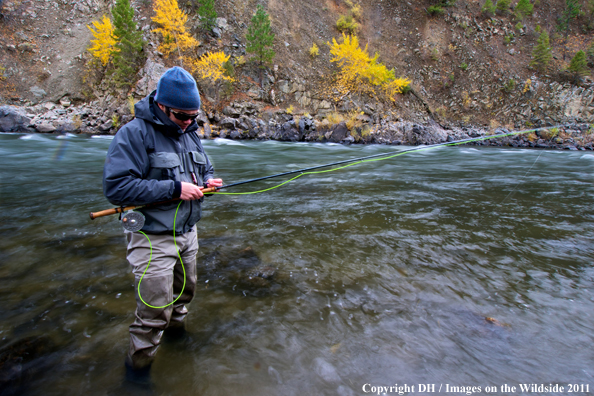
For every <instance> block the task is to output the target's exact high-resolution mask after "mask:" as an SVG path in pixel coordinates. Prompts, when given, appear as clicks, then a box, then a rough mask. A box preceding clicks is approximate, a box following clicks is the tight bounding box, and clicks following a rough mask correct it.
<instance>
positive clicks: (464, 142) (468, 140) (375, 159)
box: [206, 127, 553, 195]
mask: <svg viewBox="0 0 594 396" xmlns="http://www.w3.org/2000/svg"><path fill="white" fill-rule="evenodd" d="M550 128H553V127H550ZM540 129H548V128H535V129H528V130H525V131H519V132H509V133H505V134H499V135H495V136H483V137H479V138H475V139H467V140H463V141H458V142H451V143H444V144H439V145H437V146H427V147H423V148H418V149H413V150H407V151H403V152H401V153H396V154H392V155H389V154H387V156H386V157H381V158H371V159H366V160H361V161H356V162H353V163H352V164H347V165H343V166H340V167H338V168H332V169H326V170H321V171H308V172H302V173H300V174H298V175H297V176H295V177H292V178H291V179H288V180H285V181H284V182H282V183H280V184H277V185H276V186H272V187H269V188H265V189H263V190H257V191H248V192H236V193H232V192H220V191H216V192H208V193H206V194H209V195H251V194H260V193H263V192H267V191H270V190H274V189H276V188H279V187H281V186H284V185H285V184H288V183H290V182H292V181H293V180H296V179H298V178H300V177H301V176H305V175H313V174H318V173H328V172H334V171H337V170H341V169H345V168H348V167H350V166H355V165H359V164H362V163H366V162H374V161H385V160H388V159H392V158H395V157H399V156H401V155H404V154H408V153H412V152H418V151H423V150H429V149H433V148H437V147H444V146H459V145H462V144H466V143H472V142H479V141H483V140H489V139H493V138H502V137H506V136H514V135H521V134H526V133H531V132H534V131H537V130H540Z"/></svg>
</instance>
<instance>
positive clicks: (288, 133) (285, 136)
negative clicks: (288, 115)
mask: <svg viewBox="0 0 594 396" xmlns="http://www.w3.org/2000/svg"><path fill="white" fill-rule="evenodd" d="M277 136H278V140H282V141H284V142H299V141H301V140H302V138H303V134H301V133H300V132H299V130H298V129H297V127H296V126H295V121H288V122H285V123H284V124H283V125H282V127H281V129H280V131H279V133H278V134H277Z"/></svg>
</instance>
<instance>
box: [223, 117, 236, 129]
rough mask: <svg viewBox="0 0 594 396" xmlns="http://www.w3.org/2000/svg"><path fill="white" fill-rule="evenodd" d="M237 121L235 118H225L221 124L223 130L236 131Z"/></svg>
mask: <svg viewBox="0 0 594 396" xmlns="http://www.w3.org/2000/svg"><path fill="white" fill-rule="evenodd" d="M236 122H237V120H235V118H230V117H225V118H223V119H222V120H221V122H219V126H220V127H221V128H228V129H235V125H236Z"/></svg>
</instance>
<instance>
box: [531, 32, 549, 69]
mask: <svg viewBox="0 0 594 396" xmlns="http://www.w3.org/2000/svg"><path fill="white" fill-rule="evenodd" d="M552 58H553V55H552V53H551V46H550V44H549V34H548V33H547V32H546V31H544V30H543V32H542V33H541V34H540V36H538V40H537V41H536V47H534V50H532V62H530V65H531V66H534V67H536V68H537V69H539V70H540V71H545V70H546V68H547V66H548V65H549V62H550V61H551V59H552Z"/></svg>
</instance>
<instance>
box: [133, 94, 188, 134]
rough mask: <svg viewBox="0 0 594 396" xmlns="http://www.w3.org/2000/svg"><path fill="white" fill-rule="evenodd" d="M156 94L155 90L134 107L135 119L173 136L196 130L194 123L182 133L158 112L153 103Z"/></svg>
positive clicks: (177, 126) (163, 114)
mask: <svg viewBox="0 0 594 396" xmlns="http://www.w3.org/2000/svg"><path fill="white" fill-rule="evenodd" d="M156 92H157V91H156V90H155V91H153V92H152V93H151V94H150V95H148V96H146V97H145V98H143V99H142V100H140V101H139V102H138V103H136V104H135V105H134V116H135V117H136V118H140V119H142V120H144V121H146V122H150V123H151V124H154V125H155V126H156V128H157V129H159V130H163V129H165V130H167V131H168V132H169V133H172V134H174V135H182V134H184V133H188V132H193V131H195V130H197V129H198V124H196V121H194V122H193V123H191V124H190V125H189V126H188V127H187V128H186V130H185V131H182V129H181V128H180V127H179V125H177V124H176V123H174V122H173V121H171V120H170V119H169V118H167V116H166V115H165V113H163V112H161V111H160V110H159V108H158V107H157V105H156V103H155V101H154V98H155V93H156ZM155 109H156V110H155ZM156 111H159V112H160V113H161V115H162V117H159V115H158V114H155V112H156Z"/></svg>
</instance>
